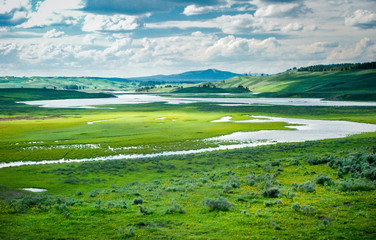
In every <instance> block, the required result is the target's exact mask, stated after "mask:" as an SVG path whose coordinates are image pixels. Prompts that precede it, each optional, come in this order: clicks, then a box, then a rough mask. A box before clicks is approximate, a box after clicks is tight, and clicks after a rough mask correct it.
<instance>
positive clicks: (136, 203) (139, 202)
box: [133, 198, 144, 205]
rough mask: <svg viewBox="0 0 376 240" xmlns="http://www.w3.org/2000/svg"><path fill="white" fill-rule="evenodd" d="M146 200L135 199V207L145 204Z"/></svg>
mask: <svg viewBox="0 0 376 240" xmlns="http://www.w3.org/2000/svg"><path fill="white" fill-rule="evenodd" d="M143 203H144V200H143V199H142V198H135V199H133V205H138V204H143Z"/></svg>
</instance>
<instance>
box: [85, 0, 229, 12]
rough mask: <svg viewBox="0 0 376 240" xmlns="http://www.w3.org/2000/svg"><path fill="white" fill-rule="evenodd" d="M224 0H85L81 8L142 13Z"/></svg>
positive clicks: (209, 4)
mask: <svg viewBox="0 0 376 240" xmlns="http://www.w3.org/2000/svg"><path fill="white" fill-rule="evenodd" d="M225 2H226V1H225V0H201V1H200V0H137V1H123V0H106V1H103V0H86V1H85V6H84V7H83V8H82V10H84V11H87V12H92V13H99V14H114V13H117V14H128V15H142V14H145V13H154V12H168V11H169V10H171V9H172V8H174V7H176V6H187V5H193V4H194V5H196V6H215V5H219V4H222V3H225Z"/></svg>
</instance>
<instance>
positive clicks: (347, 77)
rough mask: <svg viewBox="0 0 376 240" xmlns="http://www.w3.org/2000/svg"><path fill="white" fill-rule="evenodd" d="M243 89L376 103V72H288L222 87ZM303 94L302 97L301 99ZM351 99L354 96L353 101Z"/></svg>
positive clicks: (234, 80) (247, 78)
mask: <svg viewBox="0 0 376 240" xmlns="http://www.w3.org/2000/svg"><path fill="white" fill-rule="evenodd" d="M238 85H243V86H244V87H248V88H249V89H250V90H251V91H253V92H261V93H273V94H269V95H268V96H293V95H294V94H295V95H297V96H319V97H328V96H329V97H339V98H345V99H346V98H351V97H352V98H354V99H356V98H362V97H363V98H366V99H365V100H375V97H374V95H375V94H374V93H375V92H376V70H352V71H343V72H296V71H290V72H284V73H279V74H276V75H271V76H260V77H252V76H244V77H235V78H231V79H228V80H226V81H222V82H219V83H218V86H219V87H222V88H231V87H237V86H238ZM299 94H300V95H299ZM349 95H352V96H350V97H349Z"/></svg>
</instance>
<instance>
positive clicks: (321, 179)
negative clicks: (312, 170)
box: [315, 174, 332, 186]
mask: <svg viewBox="0 0 376 240" xmlns="http://www.w3.org/2000/svg"><path fill="white" fill-rule="evenodd" d="M315 182H316V184H320V185H324V186H327V185H329V184H330V183H331V182H332V179H331V178H330V177H328V176H325V175H321V174H320V175H319V176H317V177H316V179H315Z"/></svg>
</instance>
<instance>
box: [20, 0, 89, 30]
mask: <svg viewBox="0 0 376 240" xmlns="http://www.w3.org/2000/svg"><path fill="white" fill-rule="evenodd" d="M82 6H83V5H82V3H81V1H80V0H64V1H61V0H45V1H44V2H42V3H41V4H40V5H39V7H38V8H37V11H36V12H33V13H31V15H30V18H29V19H28V21H26V22H25V23H23V24H22V25H21V27H24V28H32V27H44V26H51V25H76V24H77V23H78V20H79V19H80V18H81V17H82V12H80V11H77V9H79V8H81V7H82Z"/></svg>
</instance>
